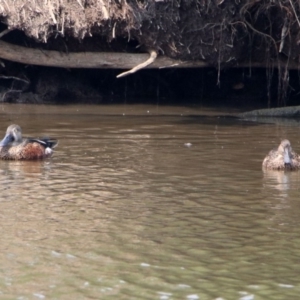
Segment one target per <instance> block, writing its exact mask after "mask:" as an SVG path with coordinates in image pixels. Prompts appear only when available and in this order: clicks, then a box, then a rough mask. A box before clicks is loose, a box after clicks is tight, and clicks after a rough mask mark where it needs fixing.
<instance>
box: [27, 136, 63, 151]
mask: <svg viewBox="0 0 300 300" xmlns="http://www.w3.org/2000/svg"><path fill="white" fill-rule="evenodd" d="M28 142H31V143H34V142H35V143H39V144H40V145H42V146H43V147H45V148H51V149H53V148H55V147H56V146H57V144H58V140H56V139H50V138H41V139H32V138H30V139H28Z"/></svg>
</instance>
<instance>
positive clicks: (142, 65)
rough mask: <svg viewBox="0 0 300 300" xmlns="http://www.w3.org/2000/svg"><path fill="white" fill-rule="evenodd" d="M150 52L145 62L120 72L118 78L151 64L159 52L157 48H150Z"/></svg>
mask: <svg viewBox="0 0 300 300" xmlns="http://www.w3.org/2000/svg"><path fill="white" fill-rule="evenodd" d="M149 53H150V57H149V58H148V59H147V60H146V61H145V62H143V63H141V64H139V65H137V66H135V67H134V68H132V69H131V70H129V71H126V72H123V73H121V74H119V75H118V76H117V78H121V77H124V76H127V75H129V74H133V73H135V72H137V71H138V70H141V69H143V68H146V67H147V66H149V65H151V64H152V63H153V62H154V61H155V59H156V57H157V52H156V51H155V50H150V51H149Z"/></svg>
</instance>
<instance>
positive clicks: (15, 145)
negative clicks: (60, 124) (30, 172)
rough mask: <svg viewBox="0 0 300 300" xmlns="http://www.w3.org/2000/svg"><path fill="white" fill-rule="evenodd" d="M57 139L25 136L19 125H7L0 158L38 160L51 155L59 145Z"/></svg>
mask: <svg viewBox="0 0 300 300" xmlns="http://www.w3.org/2000/svg"><path fill="white" fill-rule="evenodd" d="M57 144H58V141H57V140H56V139H48V138H42V139H39V138H23V137H22V130H21V127H20V126H19V125H16V124H12V125H10V126H8V127H7V130H6V133H5V136H4V138H3V139H2V141H0V159H3V160H38V159H44V158H48V157H51V156H52V154H53V149H54V148H55V147H56V146H57Z"/></svg>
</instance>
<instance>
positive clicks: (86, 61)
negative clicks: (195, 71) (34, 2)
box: [0, 41, 300, 70]
mask: <svg viewBox="0 0 300 300" xmlns="http://www.w3.org/2000/svg"><path fill="white" fill-rule="evenodd" d="M0 58H2V59H6V60H10V61H14V62H18V63H22V64H28V65H39V66H47V67H59V68H71V69H72V68H88V69H132V68H134V67H135V66H137V65H139V64H143V63H144V62H145V61H147V60H148V59H149V54H148V53H120V52H72V53H63V52H58V51H49V50H43V49H36V48H26V47H22V46H17V45H13V44H10V43H7V42H4V41H0ZM205 67H212V66H211V65H209V64H208V63H206V62H204V61H199V60H197V61H181V60H176V59H172V58H169V57H166V56H158V57H157V58H156V59H155V60H154V61H153V63H151V64H150V65H148V66H146V67H145V68H146V69H163V68H205ZM236 67H247V68H270V67H273V68H278V67H287V68H288V69H290V70H299V69H300V65H299V63H298V62H296V61H293V60H289V61H288V62H286V61H282V60H278V61H274V62H273V63H271V64H270V63H269V64H266V63H263V62H261V63H260V62H257V63H255V62H254V63H253V62H251V63H247V62H246V63H242V64H239V65H237V66H236Z"/></svg>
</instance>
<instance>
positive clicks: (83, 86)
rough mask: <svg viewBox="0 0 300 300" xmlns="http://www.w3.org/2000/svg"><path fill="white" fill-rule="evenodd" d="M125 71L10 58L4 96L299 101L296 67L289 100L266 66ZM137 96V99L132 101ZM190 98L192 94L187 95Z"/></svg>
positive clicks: (251, 103) (28, 99)
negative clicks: (280, 97) (32, 63)
mask: <svg viewBox="0 0 300 300" xmlns="http://www.w3.org/2000/svg"><path fill="white" fill-rule="evenodd" d="M122 71H123V70H95V69H71V70H70V69H69V70H66V69H60V68H45V67H38V66H24V65H21V64H16V63H12V62H5V68H3V69H2V70H1V72H2V75H1V77H0V100H1V102H10V103H55V104H59V103H62V104H65V103H103V104H111V103H116V104H117V103H124V101H125V102H126V103H127V102H128V103H147V102H152V103H153V102H154V103H160V104H185V103H186V102H191V103H195V104H203V105H209V106H214V105H225V106H229V107H230V106H237V107H244V106H245V107H254V108H265V107H277V106H284V105H299V102H300V101H299V93H300V83H299V82H300V81H299V74H298V72H297V71H290V81H289V82H290V84H289V88H288V93H287V95H286V100H285V101H279V100H278V95H277V92H278V80H277V78H278V76H277V72H276V70H274V72H273V74H272V77H271V79H270V80H269V79H268V78H269V77H268V74H267V70H266V69H254V68H253V69H251V70H250V69H248V68H232V69H228V70H223V71H221V72H220V77H219V84H218V71H217V70H216V69H215V68H203V69H162V70H151V69H150V70H142V71H140V72H137V73H135V74H132V75H130V76H127V77H124V78H120V79H117V78H116V75H118V74H119V73H120V72H122ZM132 99H134V100H132ZM187 99H192V100H191V101H190V100H187Z"/></svg>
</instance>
